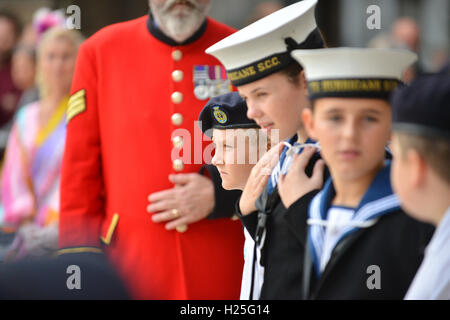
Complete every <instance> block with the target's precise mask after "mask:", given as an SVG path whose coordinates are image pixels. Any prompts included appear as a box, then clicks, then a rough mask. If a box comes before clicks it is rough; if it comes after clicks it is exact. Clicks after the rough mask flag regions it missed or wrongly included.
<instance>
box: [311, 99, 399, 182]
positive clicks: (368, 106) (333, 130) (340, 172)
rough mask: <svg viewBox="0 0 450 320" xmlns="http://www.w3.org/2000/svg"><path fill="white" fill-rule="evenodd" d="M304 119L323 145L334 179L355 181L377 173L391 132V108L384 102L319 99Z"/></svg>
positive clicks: (377, 100)
mask: <svg viewBox="0 0 450 320" xmlns="http://www.w3.org/2000/svg"><path fill="white" fill-rule="evenodd" d="M303 120H304V122H305V125H306V128H307V129H308V133H309V135H310V136H311V137H312V138H313V139H316V140H318V141H319V142H320V145H321V154H322V157H323V158H324V160H325V162H326V163H327V165H328V166H329V167H330V171H331V173H332V175H333V176H334V177H339V178H340V179H343V180H353V179H357V178H359V177H362V176H364V175H366V174H368V173H370V172H372V171H374V170H378V169H379V168H380V167H381V166H382V164H383V162H384V157H385V149H384V148H385V145H386V143H387V141H388V139H389V136H390V132H391V108H390V106H389V104H388V103H387V102H386V101H384V100H381V99H366V98H319V99H317V100H316V101H315V104H314V109H313V110H305V111H304V114H303Z"/></svg>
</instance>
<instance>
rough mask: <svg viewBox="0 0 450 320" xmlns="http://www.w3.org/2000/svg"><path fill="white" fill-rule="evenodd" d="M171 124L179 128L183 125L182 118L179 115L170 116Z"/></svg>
mask: <svg viewBox="0 0 450 320" xmlns="http://www.w3.org/2000/svg"><path fill="white" fill-rule="evenodd" d="M172 123H173V124H174V125H176V126H179V125H181V124H182V123H183V116H182V115H181V113H174V114H173V115H172Z"/></svg>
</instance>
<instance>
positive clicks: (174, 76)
mask: <svg viewBox="0 0 450 320" xmlns="http://www.w3.org/2000/svg"><path fill="white" fill-rule="evenodd" d="M183 78H184V73H183V71H181V70H175V71H174V72H172V80H173V81H175V82H180V81H181V80H183Z"/></svg>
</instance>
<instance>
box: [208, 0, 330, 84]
mask: <svg viewBox="0 0 450 320" xmlns="http://www.w3.org/2000/svg"><path fill="white" fill-rule="evenodd" d="M316 4H317V0H304V1H300V2H297V3H294V4H293V5H290V6H288V7H285V8H282V9H280V10H278V11H276V12H274V13H272V14H270V15H268V16H266V17H264V18H262V19H260V20H258V21H256V22H254V23H252V24H250V25H249V26H247V27H245V28H243V29H241V30H239V31H237V32H235V33H233V34H232V35H230V36H228V37H227V38H225V39H222V40H221V41H219V42H217V43H216V44H214V45H213V46H211V47H209V48H208V49H206V53H208V54H211V55H213V56H215V57H216V58H217V59H219V60H220V62H222V64H223V65H224V66H225V69H226V70H227V74H228V78H229V79H230V80H231V82H232V84H233V85H235V86H240V85H243V84H246V83H249V82H253V81H256V80H259V79H261V78H264V77H266V76H268V75H270V74H272V73H274V72H277V71H279V70H281V69H283V68H284V67H286V66H287V65H289V64H290V63H291V62H293V61H294V60H293V59H292V57H291V56H290V54H289V53H290V51H292V50H294V49H315V48H323V46H324V44H323V40H322V36H321V34H320V32H319V30H318V29H317V25H316V20H315V17H314V9H315V7H316Z"/></svg>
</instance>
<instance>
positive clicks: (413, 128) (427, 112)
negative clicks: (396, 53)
mask: <svg viewBox="0 0 450 320" xmlns="http://www.w3.org/2000/svg"><path fill="white" fill-rule="evenodd" d="M392 106H393V131H394V133H393V139H392V151H393V153H394V161H393V165H392V175H391V179H392V183H393V187H394V189H395V191H396V192H397V193H398V195H399V197H400V198H401V200H402V206H403V208H404V209H405V211H406V212H407V213H408V214H410V215H411V216H412V217H414V218H416V219H418V220H421V221H424V222H428V223H431V224H433V225H435V226H436V227H437V229H436V231H435V233H434V235H433V238H432V240H431V242H430V243H429V245H428V247H427V249H426V252H425V258H424V260H423V262H422V265H421V266H420V269H419V271H418V272H417V274H416V276H415V278H414V280H413V282H412V284H411V286H410V288H409V290H408V292H407V294H406V296H405V299H408V300H410V299H412V300H416V299H445V300H448V299H450V272H449V271H450V251H449V248H450V166H449V163H450V76H449V75H448V74H445V73H444V72H442V73H440V74H437V75H429V76H424V77H421V78H418V79H417V80H415V81H414V82H413V83H412V84H411V85H410V86H408V87H404V88H402V89H400V90H399V91H398V92H396V94H395V95H394V97H393V99H392Z"/></svg>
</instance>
